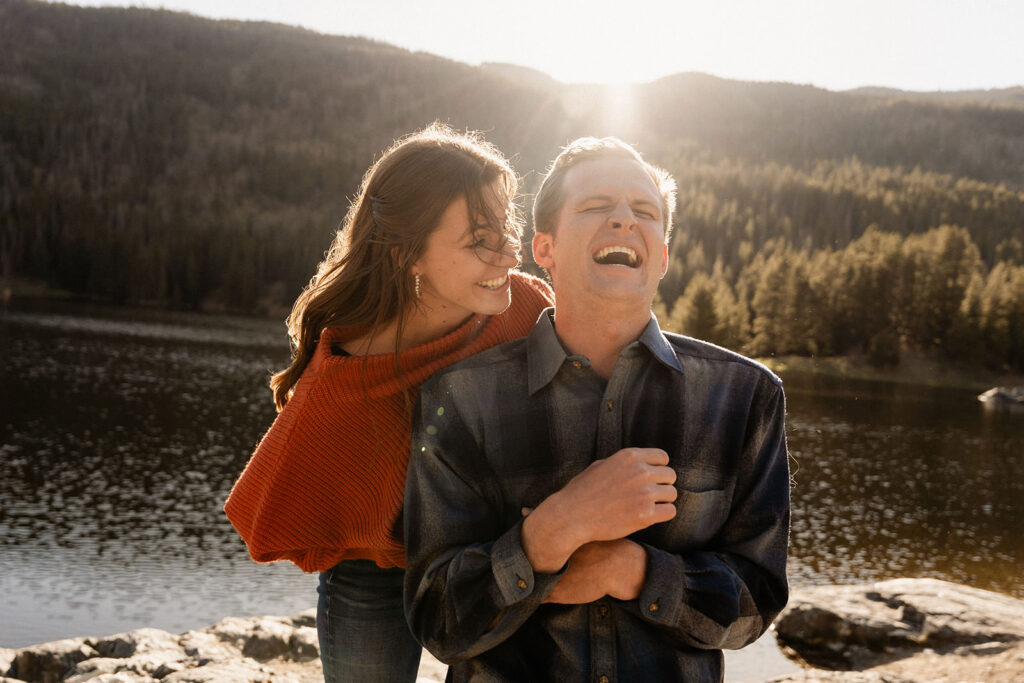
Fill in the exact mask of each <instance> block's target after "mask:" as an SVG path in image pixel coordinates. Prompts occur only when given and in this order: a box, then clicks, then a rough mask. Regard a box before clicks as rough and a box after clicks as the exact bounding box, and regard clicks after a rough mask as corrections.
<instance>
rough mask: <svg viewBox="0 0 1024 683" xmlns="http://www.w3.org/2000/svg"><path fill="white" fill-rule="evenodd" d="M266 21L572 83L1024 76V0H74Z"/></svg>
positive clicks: (906, 83)
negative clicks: (673, 77) (698, 77)
mask: <svg viewBox="0 0 1024 683" xmlns="http://www.w3.org/2000/svg"><path fill="white" fill-rule="evenodd" d="M73 4H80V5H123V6H128V5H134V6H145V7H165V8H167V9H175V10H184V11H188V12H192V13H194V14H200V15H203V16H208V17H217V18H221V17H230V18H237V19H261V20H267V21H275V22H280V23H284V24H291V25H297V26H303V27H306V28H310V29H313V30H315V31H319V32H321V33H330V34H341V35H361V36H368V37H371V38H376V39H378V40H382V41H385V42H388V43H392V44H394V45H398V46H401V47H405V48H409V49H413V50H423V51H426V52H431V53H434V54H438V55H443V56H445V57H450V58H452V59H457V60H459V61H463V62H468V63H470V64H479V63H480V62H484V61H493V62H510V63H513V64H520V65H523V66H530V67H533V68H535V69H539V70H541V71H544V72H545V73H548V74H550V75H552V76H554V77H555V78H557V79H559V80H561V81H565V82H639V81H648V80H652V79H655V78H659V77H661V76H666V75H668V74H672V73H678V72H682V71H703V72H706V73H711V74H715V75H717V76H722V77H725V78H736V79H742V80H756V81H790V82H794V83H811V84H814V85H817V86H821V87H825V88H829V89H832V90H842V89H847V88H854V87H858V86H862V85H880V86H889V87H895V88H901V89H904V90H963V89H974V88H1003V87H1009V86H1013V85H1024V38H1022V36H1024V2H1022V1H1021V0H976V1H974V2H971V1H969V0H846V1H844V2H837V1H835V0H813V1H812V0H788V1H787V0H702V1H701V2H691V1H689V0H663V1H660V2H658V1H654V0H619V1H617V2H611V1H609V0H586V1H567V2H560V1H559V0H512V1H508V0H506V1H505V2H488V1H487V0H445V1H437V2H431V1H430V0H288V1H285V0H156V1H154V0H73Z"/></svg>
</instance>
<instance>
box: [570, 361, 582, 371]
mask: <svg viewBox="0 0 1024 683" xmlns="http://www.w3.org/2000/svg"><path fill="white" fill-rule="evenodd" d="M572 366H573V367H574V368H576V369H577V370H579V369H580V368H582V367H583V363H581V362H579V361H578V360H574V361H573V362H572Z"/></svg>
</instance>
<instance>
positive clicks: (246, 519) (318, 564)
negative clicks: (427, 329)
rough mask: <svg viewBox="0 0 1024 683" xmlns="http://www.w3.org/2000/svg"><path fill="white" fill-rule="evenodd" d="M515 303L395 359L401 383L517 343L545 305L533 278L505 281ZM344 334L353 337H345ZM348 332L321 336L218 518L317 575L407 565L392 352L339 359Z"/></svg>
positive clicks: (400, 406) (404, 449)
mask: <svg viewBox="0 0 1024 683" xmlns="http://www.w3.org/2000/svg"><path fill="white" fill-rule="evenodd" d="M511 287H512V305H511V306H510V307H509V308H508V309H507V310H506V311H505V312H504V313H502V314H500V315H496V316H491V317H489V318H485V317H482V316H474V317H473V318H471V319H470V320H469V321H468V322H467V323H466V324H464V325H462V326H461V327H459V328H458V329H456V330H454V331H453V332H451V333H450V334H447V335H445V336H444V337H441V338H440V339H436V340H434V341H432V342H429V343H427V344H423V345H421V346H417V347H415V348H412V349H408V350H406V351H403V352H402V353H401V354H400V358H401V363H402V373H403V380H404V382H405V388H407V389H408V390H409V392H410V393H409V396H410V399H411V400H413V401H415V399H416V395H417V392H418V391H419V387H420V385H421V384H422V383H423V382H424V381H425V380H426V379H427V378H429V377H430V376H431V375H433V374H434V373H435V372H437V371H438V370H440V369H441V368H444V367H447V366H449V365H451V364H452V363H455V362H458V361H460V360H462V359H463V358H468V357H469V356H471V355H473V354H475V353H479V352H480V351H483V350H484V349H487V348H490V347H492V346H494V345H496V344H501V343H503V342H506V341H510V340H512V339H518V338H519V337H523V336H525V335H526V334H527V333H528V332H529V331H530V329H531V328H532V327H533V324H534V323H535V322H536V320H537V316H538V315H539V313H540V311H541V310H543V309H544V308H545V307H547V306H550V305H551V304H552V302H553V297H552V294H551V290H550V289H549V288H548V286H547V285H546V284H545V283H544V282H543V281H542V280H539V279H537V278H535V277H532V276H529V275H525V274H523V273H519V272H513V273H512V274H511ZM348 334H349V335H350V334H351V332H349V333H348ZM344 339H346V332H345V331H344V330H337V329H330V328H329V329H327V330H324V332H323V334H322V335H321V338H320V343H319V345H318V346H317V348H316V351H315V352H314V354H313V358H312V359H311V360H310V362H309V365H308V366H307V367H306V370H305V372H303V374H302V377H301V378H300V379H299V381H298V383H297V384H296V385H295V393H294V394H293V395H292V398H291V399H290V400H289V401H288V403H287V405H286V406H285V408H284V410H282V411H281V413H280V414H279V415H278V416H277V419H276V420H274V424H273V425H271V427H270V430H269V431H268V432H267V433H266V435H265V436H264V437H263V440H262V441H261V442H260V444H259V446H258V447H257V448H256V452H255V453H254V454H253V456H252V458H251V459H250V460H249V464H248V465H246V467H245V470H244V471H243V472H242V475H241V476H240V477H239V479H238V481H237V482H235V486H234V488H233V489H232V490H231V495H230V496H229V497H228V500H227V502H226V503H225V505H224V512H225V513H226V514H227V516H228V519H230V520H231V523H232V524H233V525H234V526H235V529H237V530H238V533H239V534H240V535H241V536H242V538H243V539H244V540H245V542H246V545H248V547H249V553H250V555H252V558H253V559H254V560H256V561H257V562H273V561H275V560H291V561H292V562H294V563H295V564H297V565H298V566H299V567H301V568H302V570H303V571H307V572H314V571H324V570H326V569H329V568H331V567H333V566H334V565H336V564H337V563H338V562H340V561H342V560H352V559H365V560H373V561H374V562H376V563H377V564H378V565H379V566H381V567H404V566H405V548H404V546H403V545H402V523H401V517H400V515H401V511H402V499H403V497H404V494H405V473H406V469H407V467H408V464H409V444H410V442H411V438H412V437H411V427H410V424H409V420H408V417H407V414H406V407H405V397H404V394H403V386H402V381H401V380H399V378H398V377H397V375H396V373H395V357H394V354H380V355H375V356H336V355H333V354H332V353H331V344H332V342H336V341H342V340H344Z"/></svg>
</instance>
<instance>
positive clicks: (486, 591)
mask: <svg viewBox="0 0 1024 683" xmlns="http://www.w3.org/2000/svg"><path fill="white" fill-rule="evenodd" d="M439 379H442V380H443V377H442V378H439ZM465 393H466V392H461V391H460V392H459V398H460V400H459V401H458V402H456V401H455V400H454V399H453V396H454V395H455V392H452V391H450V390H447V389H446V388H445V384H444V382H443V381H439V382H429V383H428V385H426V386H425V387H424V388H423V389H422V390H421V392H420V397H419V403H418V404H417V409H416V412H415V419H414V424H413V438H412V453H411V456H410V462H409V471H408V475H407V479H406V497H405V540H406V552H407V566H406V577H405V612H406V617H407V619H408V621H409V625H410V627H411V629H412V632H413V635H415V636H416V638H417V639H418V640H419V641H420V642H421V643H422V644H423V645H424V647H426V648H427V649H428V650H429V651H430V652H431V653H433V654H434V656H436V657H437V658H438V659H440V660H441V661H443V662H446V663H449V664H451V663H455V662H457V661H460V660H464V659H468V658H471V657H475V656H477V655H479V654H480V653H482V652H485V651H487V650H488V649H490V648H492V647H494V646H496V645H498V644H500V643H501V642H503V641H504V640H505V639H507V638H508V637H509V636H511V635H512V634H514V633H515V632H516V630H518V629H519V627H520V626H521V625H522V624H523V623H524V622H525V621H526V620H527V618H529V617H530V615H531V614H533V612H534V610H536V609H537V606H538V605H540V604H541V602H542V601H543V600H544V598H545V597H546V596H547V595H548V593H550V592H551V589H552V588H554V585H555V583H557V582H558V579H559V578H560V577H561V575H562V573H564V568H563V570H562V572H559V573H556V574H540V573H536V572H534V571H533V568H532V567H531V565H530V562H529V561H528V560H527V559H526V555H525V553H524V552H523V547H522V543H521V536H520V534H521V529H522V521H521V520H520V521H519V522H517V523H516V524H515V525H513V526H512V527H511V528H508V527H507V524H506V523H503V521H502V515H501V514H500V507H501V500H502V495H501V492H500V487H499V486H498V482H497V481H496V477H495V475H494V473H493V470H492V469H491V468H490V466H489V465H488V463H487V460H486V457H485V453H484V452H483V449H482V447H481V445H482V438H481V437H482V433H481V432H482V430H481V428H479V427H476V428H471V427H470V426H468V425H467V419H466V418H467V415H465V414H464V413H466V412H467V411H466V410H465V406H466V405H473V404H474V403H475V397H467V396H465ZM459 404H462V409H461V412H460V405H459Z"/></svg>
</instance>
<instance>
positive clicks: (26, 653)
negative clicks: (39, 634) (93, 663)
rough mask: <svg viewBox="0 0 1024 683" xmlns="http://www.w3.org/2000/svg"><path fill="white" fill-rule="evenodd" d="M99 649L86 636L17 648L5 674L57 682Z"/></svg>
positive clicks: (19, 677) (94, 655) (41, 682)
mask: <svg viewBox="0 0 1024 683" xmlns="http://www.w3.org/2000/svg"><path fill="white" fill-rule="evenodd" d="M97 655H99V653H98V652H96V650H95V649H94V648H93V647H92V641H91V640H90V639H88V638H67V639H65V640H55V641H53V642H51V643H42V644H41V645H33V646H32V647H26V648H24V649H21V650H18V652H17V654H16V655H15V656H14V662H13V663H12V664H11V666H10V668H9V669H8V670H7V675H8V676H10V677H12V678H18V679H21V680H24V681H38V682H39V683H57V681H60V680H62V679H63V677H64V675H65V674H66V673H67V672H68V671H70V670H71V669H72V668H73V667H74V666H75V665H76V664H78V663H79V662H81V661H83V660H86V659H89V658H91V657H96V656H97Z"/></svg>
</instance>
